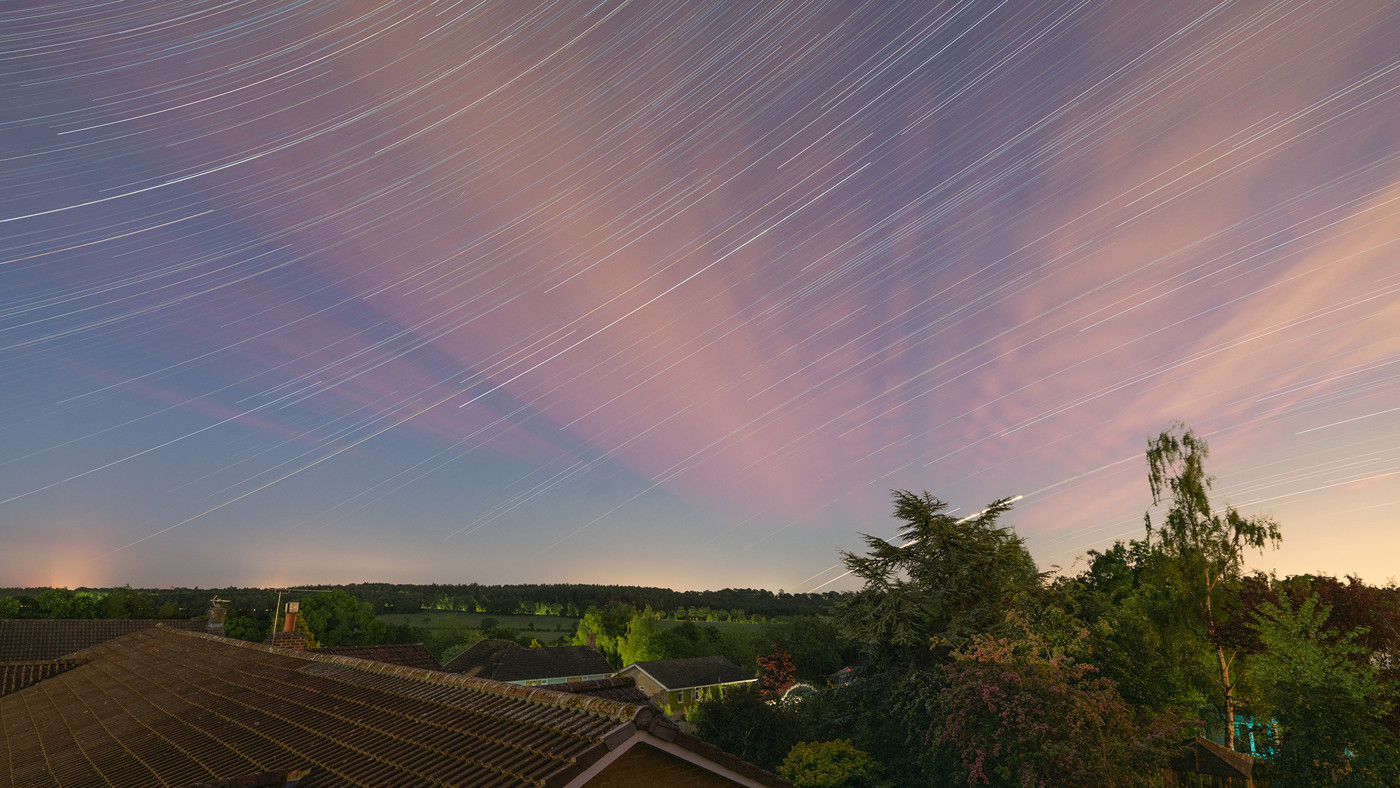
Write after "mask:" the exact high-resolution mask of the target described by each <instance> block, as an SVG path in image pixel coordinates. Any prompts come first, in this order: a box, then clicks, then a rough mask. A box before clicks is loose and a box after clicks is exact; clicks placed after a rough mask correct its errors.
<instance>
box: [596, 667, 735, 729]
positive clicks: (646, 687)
mask: <svg viewBox="0 0 1400 788" xmlns="http://www.w3.org/2000/svg"><path fill="white" fill-rule="evenodd" d="M618 675H619V676H631V677H632V678H633V679H634V680H635V681H636V682H637V688H638V689H640V690H641V691H642V692H645V693H646V694H647V696H648V697H650V698H651V699H652V700H654V701H656V703H657V705H660V706H670V707H671V715H672V716H674V717H680V716H682V715H683V714H684V713H685V711H686V709H689V708H690V707H692V706H694V705H696V704H697V703H700V702H701V701H703V700H705V699H706V698H713V697H717V696H718V695H719V694H720V693H721V692H723V691H724V690H726V689H728V688H730V687H737V686H742V684H714V685H711V686H709V687H690V688H687V689H679V690H667V689H666V688H665V687H663V686H661V684H660V683H658V682H657V681H656V680H655V679H653V678H652V677H651V676H649V675H647V674H646V673H643V672H642V671H641V670H639V669H637V668H635V667H629V668H626V669H624V670H623V671H622V672H621V673H619V674H618ZM744 683H747V682H744Z"/></svg>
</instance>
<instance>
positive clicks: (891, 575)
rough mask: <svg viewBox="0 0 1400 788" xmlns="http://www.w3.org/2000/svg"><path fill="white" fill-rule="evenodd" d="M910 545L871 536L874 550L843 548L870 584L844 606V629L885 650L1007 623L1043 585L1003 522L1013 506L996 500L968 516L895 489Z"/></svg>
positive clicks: (922, 645) (955, 640)
mask: <svg viewBox="0 0 1400 788" xmlns="http://www.w3.org/2000/svg"><path fill="white" fill-rule="evenodd" d="M893 496H894V516H895V518H896V519H899V520H902V521H903V522H904V525H902V526H901V527H900V529H899V536H900V538H901V539H903V540H904V543H903V544H893V543H891V542H887V541H885V540H884V539H880V538H879V537H875V536H869V535H865V536H864V539H865V543H866V545H867V547H868V548H869V555H868V556H858V555H855V554H853V553H845V552H843V554H842V555H843V560H844V562H845V564H846V566H847V567H848V568H849V569H850V570H851V572H852V573H854V574H855V575H856V576H857V577H859V578H861V579H862V580H863V581H864V588H863V589H862V590H861V591H860V592H859V593H857V594H856V595H855V596H854V597H853V598H851V600H850V601H849V602H848V603H847V604H846V605H845V606H844V607H843V608H841V609H840V612H839V616H838V619H837V622H838V625H839V626H840V627H841V628H842V630H843V632H844V634H845V635H846V636H848V637H850V638H851V639H852V640H855V641H857V642H860V643H864V644H868V645H869V646H871V647H873V648H874V649H876V650H880V649H889V648H894V649H914V650H916V651H920V652H923V651H926V650H927V647H928V645H929V641H930V639H931V638H936V639H938V640H940V641H942V642H946V643H948V644H950V645H954V646H955V645H957V644H959V643H961V642H962V641H963V640H965V639H966V638H968V637H971V636H972V635H974V634H977V633H981V632H988V631H991V630H994V629H996V628H998V627H999V626H1000V623H1001V621H1002V620H1003V618H1004V617H1005V613H1006V611H1007V610H1009V609H1011V608H1012V607H1013V606H1014V605H1015V604H1016V602H1017V601H1018V600H1019V599H1021V598H1023V597H1024V596H1025V595H1026V594H1028V593H1030V592H1031V591H1033V590H1034V589H1036V588H1038V587H1039V585H1040V580H1041V576H1040V574H1039V572H1038V571H1037V570H1036V566H1035V561H1034V560H1032V559H1031V555H1030V553H1029V552H1027V551H1026V547H1025V545H1024V543H1023V542H1022V540H1021V538H1020V537H1019V536H1017V535H1016V534H1015V532H1013V531H1011V530H1009V529H1007V528H1003V527H1001V526H999V525H997V518H998V517H1000V516H1001V514H1002V513H1004V512H1006V511H1007V510H1009V509H1010V508H1011V505H1010V503H1009V502H1008V501H1007V500H1000V501H996V502H994V503H992V504H991V505H990V506H988V507H987V508H986V509H985V510H983V511H982V512H979V513H978V514H975V515H973V516H971V517H965V518H963V519H954V518H953V517H951V516H949V515H947V514H945V513H944V510H945V509H947V504H945V503H944V502H942V501H940V500H938V499H937V498H935V497H933V496H932V495H930V494H929V493H927V492H925V493H923V494H922V495H916V494H914V493H912V492H909V491H907V490H895V491H894V493H893Z"/></svg>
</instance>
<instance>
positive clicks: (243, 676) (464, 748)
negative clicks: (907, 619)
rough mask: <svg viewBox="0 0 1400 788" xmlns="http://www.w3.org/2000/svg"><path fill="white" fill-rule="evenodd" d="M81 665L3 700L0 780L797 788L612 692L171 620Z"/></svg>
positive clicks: (84, 655) (308, 786) (99, 650)
mask: <svg viewBox="0 0 1400 788" xmlns="http://www.w3.org/2000/svg"><path fill="white" fill-rule="evenodd" d="M75 659H76V660H78V661H81V662H82V664H79V665H77V666H75V667H72V668H71V669H69V670H66V671H64V672H62V673H59V674H58V675H54V676H52V677H50V678H47V679H45V680H44V681H43V682H41V683H40V684H38V685H35V686H31V687H29V688H27V689H23V690H20V691H18V692H15V693H12V694H10V695H7V696H5V697H2V698H0V724H3V730H4V739H3V741H4V743H5V747H6V749H7V750H8V752H9V757H8V758H7V759H5V760H4V761H0V783H5V784H11V785H35V786H48V785H58V784H60V783H61V784H64V785H76V784H84V785H86V784H112V785H153V784H165V785H186V786H189V785H196V784H209V785H218V786H225V785H228V786H232V785H239V786H243V785H258V786H275V785H290V784H292V782H293V781H294V780H295V782H296V785H297V786H298V788H324V786H340V785H352V784H353V785H409V784H412V785H419V784H453V785H468V786H492V787H493V788H510V787H511V786H521V787H522V788H523V786H535V787H536V788H575V787H577V786H584V785H589V784H594V785H634V784H638V783H637V782H636V781H635V780H633V781H632V782H627V781H626V778H627V776H628V775H629V774H631V776H632V777H635V776H636V773H635V772H634V771H633V772H629V770H635V769H636V768H637V767H639V766H640V767H645V769H646V770H647V772H646V775H645V776H646V777H647V779H651V778H652V777H655V778H656V779H658V780H660V782H659V783H656V784H668V783H674V782H676V779H678V778H679V776H680V775H682V774H683V773H693V772H694V771H695V770H697V769H699V770H703V771H705V772H707V773H708V774H709V775H710V778H711V781H713V780H714V779H715V778H719V780H720V781H722V782H724V783H727V784H732V785H742V786H750V787H751V788H752V787H755V786H769V787H770V788H781V787H782V786H786V785H787V783H785V782H784V781H782V780H780V779H779V778H777V777H775V776H774V775H772V774H769V773H767V772H764V771H762V770H760V769H758V768H757V767H754V766H752V765H750V764H747V763H744V762H743V761H741V760H739V759H737V758H735V757H734V756H731V755H726V754H724V753H722V752H719V751H717V750H714V748H710V747H708V746H707V745H704V744H702V743H700V742H698V741H696V740H694V739H692V738H690V737H687V736H684V735H682V734H680V732H679V730H678V729H677V728H676V725H675V724H674V723H672V722H671V721H670V720H668V719H666V718H665V717H664V716H663V715H658V714H655V713H654V712H652V711H651V710H649V709H646V708H644V707H639V706H635V705H631V704H626V703H619V702H617V701H612V700H607V699H604V698H598V697H586V696H580V695H570V694H566V693H561V692H554V691H551V690H548V689H544V688H535V687H521V686H518V685H512V684H503V683H500V682H495V681H488V680H485V679H479V678H472V677H468V676H461V675H454V674H450V673H443V672H439V671H430V670H422V669H418V668H409V667H403V666H399V665H389V664H385V663H381V662H371V661H367V660H361V659H354V658H351V657H344V656H337V655H328V654H324V653H317V651H316V650H309V651H308V650H303V651H290V650H285V649H279V648H275V647H271V646H265V645H262V644H259V643H246V642H243V641H237V640H232V639H229V638H222V637H218V636H215V635H210V634H205V633H195V632H187V631H180V630H176V629H171V628H166V627H159V628H154V629H146V630H144V631H140V632H136V633H133V634H131V635H127V636H125V637H122V638H118V639H115V640H111V641H108V642H106V643H102V644H100V645H97V646H94V647H92V648H89V649H86V650H84V651H82V652H81V653H79V654H77V655H75ZM614 764H616V765H617V766H618V768H617V769H612V767H613V766H614ZM610 770H611V771H610ZM294 775H295V778H294V777H293V776H294ZM673 778H675V779H673Z"/></svg>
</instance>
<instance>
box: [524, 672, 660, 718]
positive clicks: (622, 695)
mask: <svg viewBox="0 0 1400 788" xmlns="http://www.w3.org/2000/svg"><path fill="white" fill-rule="evenodd" d="M547 688H548V689H552V690H554V691H555V692H568V693H570V694H573V695H587V696H589V697H591V698H607V699H608V700H617V701H622V702H623V703H635V704H637V705H638V706H650V707H651V708H652V709H653V710H655V711H657V712H660V711H661V707H660V706H657V705H656V702H655V701H653V700H652V699H651V698H650V697H649V696H648V695H647V694H646V693H645V692H643V691H642V690H641V689H640V688H639V687H638V686H637V681H636V679H634V678H632V677H631V676H613V677H612V678H606V679H589V680H588V681H571V682H569V683H567V684H549V685H547Z"/></svg>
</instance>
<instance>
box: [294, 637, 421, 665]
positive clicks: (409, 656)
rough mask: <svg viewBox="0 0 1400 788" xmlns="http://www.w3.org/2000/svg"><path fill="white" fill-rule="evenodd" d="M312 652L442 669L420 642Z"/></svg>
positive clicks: (330, 647)
mask: <svg viewBox="0 0 1400 788" xmlns="http://www.w3.org/2000/svg"><path fill="white" fill-rule="evenodd" d="M312 653H313V654H336V655H338V656H342V657H354V658H355V659H368V660H373V661H375V662H387V663H388V664H390V665H403V666H404V667H408V668H422V669H424V670H442V666H441V665H439V664H438V661H437V659H436V658H435V657H434V656H433V652H431V651H429V650H428V648H427V647H426V646H424V645H423V644H422V643H392V644H386V645H382V646H326V647H324V648H318V649H314V650H313V651H312Z"/></svg>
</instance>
